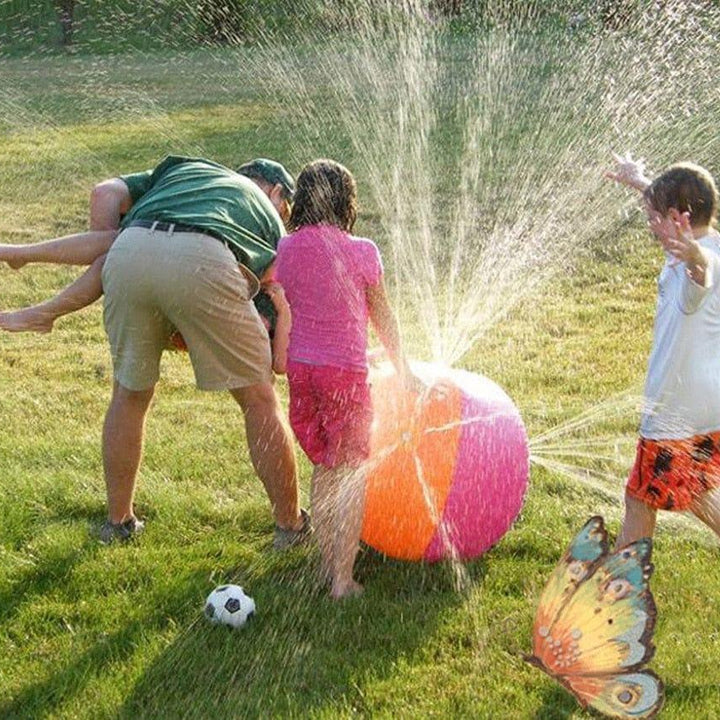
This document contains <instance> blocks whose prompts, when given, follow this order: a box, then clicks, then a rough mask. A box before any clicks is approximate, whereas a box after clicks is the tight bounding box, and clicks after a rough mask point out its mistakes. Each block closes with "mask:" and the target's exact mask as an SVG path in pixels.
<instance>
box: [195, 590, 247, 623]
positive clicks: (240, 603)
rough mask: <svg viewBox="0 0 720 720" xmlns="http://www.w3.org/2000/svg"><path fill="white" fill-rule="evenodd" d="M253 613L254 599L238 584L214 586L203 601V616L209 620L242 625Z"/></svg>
mask: <svg viewBox="0 0 720 720" xmlns="http://www.w3.org/2000/svg"><path fill="white" fill-rule="evenodd" d="M254 614H255V601H254V600H253V599H252V598H251V597H250V596H249V595H246V594H245V592H244V591H243V589H242V588H241V587H240V586H239V585H221V586H220V587H216V588H215V589H214V590H213V591H212V592H211V593H210V594H209V595H208V597H207V600H206V601H205V617H207V619H208V620H210V622H213V623H216V624H222V625H229V626H230V627H233V628H239V627H242V626H243V625H244V624H245V623H246V622H247V621H248V620H249V619H250V618H251V617H252V616H253V615H254Z"/></svg>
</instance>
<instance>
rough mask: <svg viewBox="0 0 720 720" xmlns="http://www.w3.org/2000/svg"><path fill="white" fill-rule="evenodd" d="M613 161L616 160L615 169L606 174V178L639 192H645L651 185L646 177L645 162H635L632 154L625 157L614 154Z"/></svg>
mask: <svg viewBox="0 0 720 720" xmlns="http://www.w3.org/2000/svg"><path fill="white" fill-rule="evenodd" d="M613 160H615V168H614V169H612V170H608V171H606V172H605V177H606V178H609V179H610V180H614V181H615V182H618V183H620V184H621V185H625V186H626V187H631V188H634V189H635V190H638V191H639V192H644V191H645V189H646V188H647V187H648V186H649V185H650V179H649V178H648V177H647V175H645V162H644V161H643V160H633V159H632V156H631V155H630V153H626V155H625V157H622V156H621V155H618V154H617V153H613Z"/></svg>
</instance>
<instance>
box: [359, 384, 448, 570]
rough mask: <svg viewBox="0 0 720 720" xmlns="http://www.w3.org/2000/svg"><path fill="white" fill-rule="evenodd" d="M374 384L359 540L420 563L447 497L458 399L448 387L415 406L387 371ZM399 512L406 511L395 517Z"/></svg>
mask: <svg viewBox="0 0 720 720" xmlns="http://www.w3.org/2000/svg"><path fill="white" fill-rule="evenodd" d="M372 384H373V385H372V394H373V407H374V412H375V419H374V424H373V435H372V454H371V458H370V471H369V473H368V479H367V492H366V495H365V497H366V504H365V517H364V520H363V532H362V539H363V540H364V541H365V542H366V543H367V544H368V545H372V547H374V548H376V549H377V550H380V551H381V552H383V553H386V554H387V555H391V556H392V557H396V558H401V559H405V560H419V559H421V558H422V557H423V554H424V553H425V550H426V548H427V546H428V544H429V543H430V540H431V539H432V537H433V534H434V532H435V529H436V525H437V522H438V520H439V519H440V518H441V517H442V512H443V509H444V507H445V501H446V499H447V496H448V493H449V491H450V485H451V483H452V479H453V466H454V463H455V457H456V454H457V446H458V442H459V439H460V424H459V421H460V419H461V412H462V405H461V403H462V396H461V393H460V391H459V390H458V388H457V387H454V386H450V385H448V387H447V388H445V389H444V390H443V392H442V393H439V392H432V393H430V396H429V397H427V398H425V399H424V400H423V402H422V404H418V402H417V399H416V398H415V397H411V396H409V395H407V394H406V393H405V392H404V391H403V390H402V389H401V387H400V384H399V382H398V378H397V376H396V375H394V374H389V373H388V372H387V371H385V372H382V371H376V372H374V373H373V376H372ZM420 473H421V474H422V475H421V476H420ZM421 479H422V482H421ZM398 507H402V508H405V509H406V511H405V512H402V513H397V512H393V510H392V509H394V508H398Z"/></svg>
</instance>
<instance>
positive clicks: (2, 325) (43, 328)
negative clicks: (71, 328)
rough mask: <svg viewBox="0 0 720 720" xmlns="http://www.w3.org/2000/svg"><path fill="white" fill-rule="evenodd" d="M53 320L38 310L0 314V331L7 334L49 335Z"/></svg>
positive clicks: (30, 309) (26, 309)
mask: <svg viewBox="0 0 720 720" xmlns="http://www.w3.org/2000/svg"><path fill="white" fill-rule="evenodd" d="M54 322H55V318H54V317H52V316H51V315H48V314H47V313H46V312H44V311H42V310H40V309H39V308H24V309H22V310H11V311H10V312H0V329H2V330H7V331H8V332H37V333H49V332H50V331H51V330H52V329H53V323H54Z"/></svg>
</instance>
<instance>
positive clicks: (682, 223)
mask: <svg viewBox="0 0 720 720" xmlns="http://www.w3.org/2000/svg"><path fill="white" fill-rule="evenodd" d="M673 225H674V226H675V237H664V238H660V243H661V244H662V246H663V249H664V250H665V251H666V252H667V253H669V254H670V255H672V256H673V257H674V258H675V259H676V261H677V262H683V263H685V264H686V265H687V266H688V268H693V267H696V266H703V268H704V266H705V256H704V255H703V252H702V249H701V248H700V245H699V244H698V242H697V240H696V239H695V237H694V235H693V231H692V227H691V225H690V213H689V212H684V213H682V214H680V215H679V217H678V219H677V220H673Z"/></svg>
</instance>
